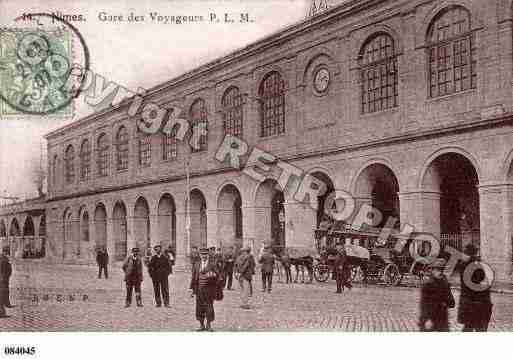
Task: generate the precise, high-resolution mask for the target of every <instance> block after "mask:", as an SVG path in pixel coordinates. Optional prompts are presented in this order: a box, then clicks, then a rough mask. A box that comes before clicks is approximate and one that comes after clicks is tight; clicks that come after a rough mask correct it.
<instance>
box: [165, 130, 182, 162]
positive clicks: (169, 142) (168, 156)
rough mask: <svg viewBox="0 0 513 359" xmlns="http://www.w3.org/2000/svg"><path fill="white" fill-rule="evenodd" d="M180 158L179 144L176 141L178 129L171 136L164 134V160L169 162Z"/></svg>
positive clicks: (172, 131)
mask: <svg viewBox="0 0 513 359" xmlns="http://www.w3.org/2000/svg"><path fill="white" fill-rule="evenodd" d="M177 156H178V142H177V141H176V127H174V128H173V129H172V130H171V132H170V133H169V134H166V133H164V132H162V159H163V160H164V161H169V160H173V159H176V157H177Z"/></svg>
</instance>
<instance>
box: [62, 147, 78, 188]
mask: <svg viewBox="0 0 513 359" xmlns="http://www.w3.org/2000/svg"><path fill="white" fill-rule="evenodd" d="M64 162H65V173H64V175H65V178H66V183H73V182H74V181H75V165H74V162H75V149H74V148H73V146H72V145H69V146H68V148H66V152H65V154H64Z"/></svg>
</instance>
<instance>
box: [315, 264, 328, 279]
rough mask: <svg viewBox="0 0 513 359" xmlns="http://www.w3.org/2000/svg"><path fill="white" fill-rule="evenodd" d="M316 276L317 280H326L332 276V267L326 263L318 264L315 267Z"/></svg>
mask: <svg viewBox="0 0 513 359" xmlns="http://www.w3.org/2000/svg"><path fill="white" fill-rule="evenodd" d="M314 277H315V280H316V281H317V282H326V281H327V280H328V278H329V277H330V268H329V267H328V266H327V265H324V264H318V265H316V266H315V267H314Z"/></svg>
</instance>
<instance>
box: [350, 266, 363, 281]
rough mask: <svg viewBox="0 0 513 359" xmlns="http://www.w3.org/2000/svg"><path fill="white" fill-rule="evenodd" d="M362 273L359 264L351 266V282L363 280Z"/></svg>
mask: <svg viewBox="0 0 513 359" xmlns="http://www.w3.org/2000/svg"><path fill="white" fill-rule="evenodd" d="M363 279H364V275H363V269H362V267H360V266H354V267H352V268H351V281H352V282H363Z"/></svg>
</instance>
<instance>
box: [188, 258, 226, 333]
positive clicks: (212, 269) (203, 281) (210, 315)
mask: <svg viewBox="0 0 513 359" xmlns="http://www.w3.org/2000/svg"><path fill="white" fill-rule="evenodd" d="M199 254H200V260H199V261H198V262H195V263H194V264H193V267H192V287H193V291H194V293H195V294H196V319H197V320H198V321H199V322H200V328H199V331H212V327H211V323H212V322H213V321H214V319H215V312H214V299H215V297H216V291H217V281H218V277H219V273H218V269H217V266H216V263H215V262H214V261H213V260H212V259H210V258H209V251H208V249H207V248H201V249H200V252H199ZM205 320H206V323H205Z"/></svg>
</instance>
